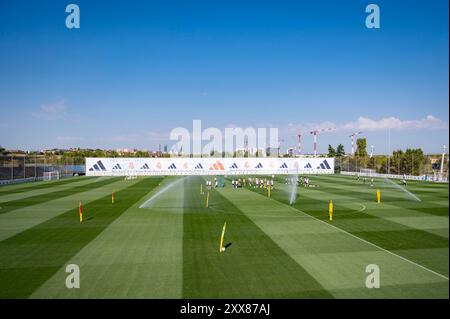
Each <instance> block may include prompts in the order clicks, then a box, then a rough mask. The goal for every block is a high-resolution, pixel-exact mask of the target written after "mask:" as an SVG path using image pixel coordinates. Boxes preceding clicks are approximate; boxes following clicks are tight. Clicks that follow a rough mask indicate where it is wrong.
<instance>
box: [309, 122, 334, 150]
mask: <svg viewBox="0 0 450 319" xmlns="http://www.w3.org/2000/svg"><path fill="white" fill-rule="evenodd" d="M334 130H335V128H334V127H329V128H323V129H320V130H314V131H311V132H309V134H312V135H313V137H314V156H317V135H318V134H319V133H323V132H331V131H334Z"/></svg>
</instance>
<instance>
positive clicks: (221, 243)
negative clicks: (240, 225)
mask: <svg viewBox="0 0 450 319" xmlns="http://www.w3.org/2000/svg"><path fill="white" fill-rule="evenodd" d="M226 227H227V222H225V223H224V224H223V228H222V236H220V247H219V252H220V253H222V252H223V251H224V249H223V238H224V237H225V228H226Z"/></svg>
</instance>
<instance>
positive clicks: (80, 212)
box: [78, 202, 83, 223]
mask: <svg viewBox="0 0 450 319" xmlns="http://www.w3.org/2000/svg"><path fill="white" fill-rule="evenodd" d="M78 212H79V214H80V223H82V222H83V204H82V203H81V202H80V204H79V205H78Z"/></svg>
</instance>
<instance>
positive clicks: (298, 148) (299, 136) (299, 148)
mask: <svg viewBox="0 0 450 319" xmlns="http://www.w3.org/2000/svg"><path fill="white" fill-rule="evenodd" d="M297 138H298V145H297V155H298V156H300V154H301V153H302V133H299V134H297Z"/></svg>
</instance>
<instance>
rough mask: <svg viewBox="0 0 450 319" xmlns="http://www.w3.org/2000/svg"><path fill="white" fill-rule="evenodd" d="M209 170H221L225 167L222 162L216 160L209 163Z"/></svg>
mask: <svg viewBox="0 0 450 319" xmlns="http://www.w3.org/2000/svg"><path fill="white" fill-rule="evenodd" d="M209 169H210V170H211V171H223V170H224V169H225V167H223V165H222V163H221V162H220V161H216V162H215V163H214V164H212V165H211V167H210V168H209Z"/></svg>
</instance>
